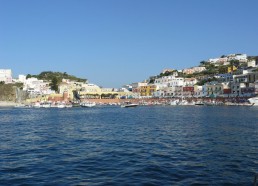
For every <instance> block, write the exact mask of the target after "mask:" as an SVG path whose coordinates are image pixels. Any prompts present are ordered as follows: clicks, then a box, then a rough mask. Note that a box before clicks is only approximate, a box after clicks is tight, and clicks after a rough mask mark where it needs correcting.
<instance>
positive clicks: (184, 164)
mask: <svg viewBox="0 0 258 186" xmlns="http://www.w3.org/2000/svg"><path fill="white" fill-rule="evenodd" d="M257 111H258V108H256V107H248V108H246V107H137V108H133V109H122V108H120V107H96V108H87V109H82V108H72V109H0V116H1V120H0V122H1V124H0V131H1V133H0V138H1V142H0V164H1V166H0V180H1V185H16V184H18V185H19V184H21V185H22V184H29V185H35V184H46V185H80V184H81V185H95V184H97V185H102V184H103V185H121V183H123V184H125V185H126V184H127V185H134V184H137V185H141V184H150V185H175V184H177V185H189V184H196V185H200V184H204V185H223V184H224V185H228V184H234V185H236V184H240V185H250V184H251V183H252V181H253V175H254V173H255V172H258V161H257V157H258V146H257V144H258V122H257V121H258V120H257V118H258V115H257Z"/></svg>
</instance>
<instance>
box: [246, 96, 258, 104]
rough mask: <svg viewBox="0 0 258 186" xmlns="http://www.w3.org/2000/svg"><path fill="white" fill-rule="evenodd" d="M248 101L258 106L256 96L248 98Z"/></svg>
mask: <svg viewBox="0 0 258 186" xmlns="http://www.w3.org/2000/svg"><path fill="white" fill-rule="evenodd" d="M248 101H249V103H250V104H251V105H252V106H258V97H252V98H249V99H248Z"/></svg>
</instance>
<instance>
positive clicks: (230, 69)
mask: <svg viewBox="0 0 258 186" xmlns="http://www.w3.org/2000/svg"><path fill="white" fill-rule="evenodd" d="M235 70H237V67H235V66H230V67H228V73H230V72H234V71H235Z"/></svg>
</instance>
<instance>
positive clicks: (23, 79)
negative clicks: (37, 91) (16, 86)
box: [18, 75, 26, 83]
mask: <svg viewBox="0 0 258 186" xmlns="http://www.w3.org/2000/svg"><path fill="white" fill-rule="evenodd" d="M18 81H19V82H21V83H24V82H25V81H26V76H25V75H19V76H18Z"/></svg>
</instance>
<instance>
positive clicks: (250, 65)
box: [247, 59, 257, 67]
mask: <svg viewBox="0 0 258 186" xmlns="http://www.w3.org/2000/svg"><path fill="white" fill-rule="evenodd" d="M247 66H248V67H257V65H256V61H255V60H254V59H253V60H250V61H248V62H247Z"/></svg>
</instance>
